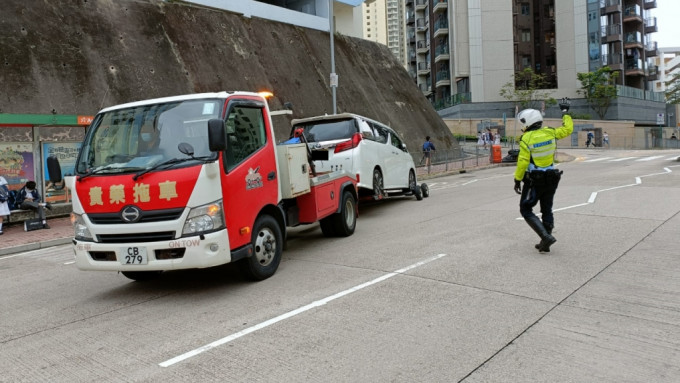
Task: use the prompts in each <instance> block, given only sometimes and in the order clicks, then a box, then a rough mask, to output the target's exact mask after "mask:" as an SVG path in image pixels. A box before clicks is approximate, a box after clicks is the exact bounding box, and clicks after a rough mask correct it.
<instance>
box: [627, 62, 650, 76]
mask: <svg viewBox="0 0 680 383" xmlns="http://www.w3.org/2000/svg"><path fill="white" fill-rule="evenodd" d="M625 74H626V76H644V75H645V71H644V69H643V68H642V60H640V59H634V58H633V59H626V66H625Z"/></svg>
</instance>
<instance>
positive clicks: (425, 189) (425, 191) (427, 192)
mask: <svg viewBox="0 0 680 383" xmlns="http://www.w3.org/2000/svg"><path fill="white" fill-rule="evenodd" d="M420 192H421V193H423V198H427V197H429V196H430V188H429V186H427V184H426V183H425V182H423V183H422V184H420Z"/></svg>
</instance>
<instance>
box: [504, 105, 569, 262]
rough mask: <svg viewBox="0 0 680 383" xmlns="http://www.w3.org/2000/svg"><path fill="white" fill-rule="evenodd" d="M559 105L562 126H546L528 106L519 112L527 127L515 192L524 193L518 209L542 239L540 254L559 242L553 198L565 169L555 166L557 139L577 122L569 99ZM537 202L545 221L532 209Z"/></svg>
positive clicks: (521, 139) (517, 171) (516, 173)
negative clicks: (554, 233)
mask: <svg viewBox="0 0 680 383" xmlns="http://www.w3.org/2000/svg"><path fill="white" fill-rule="evenodd" d="M559 105H560V109H561V110H562V126H560V127H559V128H554V129H553V128H549V127H543V116H542V115H541V112H539V111H538V110H536V109H525V110H523V111H521V112H520V113H519V114H518V115H517V119H518V120H519V122H520V123H521V124H522V126H524V127H526V128H525V129H524V134H523V135H522V137H521V138H520V142H519V157H518V158H517V168H516V170H515V193H517V194H521V198H520V201H519V211H520V213H521V214H522V217H524V220H525V221H526V222H527V224H528V225H529V227H531V228H532V229H533V230H534V231H535V232H536V234H538V236H539V237H540V238H541V242H539V243H538V244H537V245H536V246H535V247H536V249H538V251H539V252H541V253H544V252H545V253H547V252H549V251H550V246H551V245H552V244H553V243H555V242H556V241H557V240H556V239H555V237H553V236H552V230H553V228H554V227H555V220H554V217H553V213H552V205H553V198H554V196H555V192H556V191H557V185H558V184H559V182H560V178H561V177H562V171H560V170H557V169H555V165H554V163H553V159H554V156H555V151H556V150H557V140H559V139H561V138H564V137H568V136H569V135H570V134H571V133H572V132H573V131H574V123H573V121H572V120H571V116H569V115H568V114H567V112H568V111H569V106H570V102H569V99H568V98H563V99H562V100H561V101H560V104H559ZM522 182H523V183H524V185H523V186H522ZM538 203H540V207H541V215H542V221H541V219H539V218H538V217H537V216H536V214H534V212H533V208H534V206H536V204H538Z"/></svg>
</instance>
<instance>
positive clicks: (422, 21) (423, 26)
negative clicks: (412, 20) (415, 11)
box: [416, 17, 427, 32]
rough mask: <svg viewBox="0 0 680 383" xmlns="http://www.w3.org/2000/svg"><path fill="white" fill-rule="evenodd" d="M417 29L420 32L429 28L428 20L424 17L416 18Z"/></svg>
mask: <svg viewBox="0 0 680 383" xmlns="http://www.w3.org/2000/svg"><path fill="white" fill-rule="evenodd" d="M416 30H417V31H418V32H425V31H426V30H427V21H425V19H424V18H422V17H421V18H419V19H418V20H416Z"/></svg>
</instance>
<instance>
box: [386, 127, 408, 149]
mask: <svg viewBox="0 0 680 383" xmlns="http://www.w3.org/2000/svg"><path fill="white" fill-rule="evenodd" d="M390 139H391V142H392V146H394V147H395V148H397V149H399V150H401V151H402V152H405V151H406V150H405V149H404V147H403V145H402V142H401V138H399V136H397V133H395V132H390Z"/></svg>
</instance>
